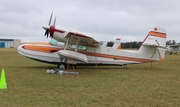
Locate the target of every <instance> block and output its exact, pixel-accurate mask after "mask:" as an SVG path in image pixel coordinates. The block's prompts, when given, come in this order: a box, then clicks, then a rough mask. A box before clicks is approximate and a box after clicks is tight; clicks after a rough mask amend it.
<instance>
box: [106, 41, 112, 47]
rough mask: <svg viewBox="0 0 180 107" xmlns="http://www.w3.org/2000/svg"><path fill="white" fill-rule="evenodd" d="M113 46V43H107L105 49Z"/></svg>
mask: <svg viewBox="0 0 180 107" xmlns="http://www.w3.org/2000/svg"><path fill="white" fill-rule="evenodd" d="M113 45H114V42H112V41H111V42H108V43H107V45H106V47H113Z"/></svg>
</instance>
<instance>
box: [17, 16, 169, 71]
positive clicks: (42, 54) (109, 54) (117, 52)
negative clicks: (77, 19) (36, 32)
mask: <svg viewBox="0 0 180 107" xmlns="http://www.w3.org/2000/svg"><path fill="white" fill-rule="evenodd" d="M51 20H52V14H51V16H50V20H49V23H48V25H46V26H43V29H44V30H45V34H44V36H47V38H48V37H49V36H50V38H52V41H50V42H49V43H39V42H31V43H22V44H21V45H20V46H19V47H18V48H17V50H18V52H19V53H20V54H21V55H24V56H26V57H28V58H31V59H34V60H37V61H41V62H45V63H51V64H56V65H57V67H58V69H61V70H66V69H67V68H68V65H69V64H71V65H74V66H78V65H95V66H100V65H118V66H124V68H125V69H126V68H127V65H128V64H140V63H148V62H149V63H152V62H156V61H162V60H164V57H165V51H166V31H165V29H163V28H161V27H155V28H154V29H153V30H151V31H150V32H148V35H147V36H146V37H145V39H144V41H143V42H142V45H141V46H140V47H139V48H138V49H137V50H124V49H121V48H120V47H121V46H120V42H119V40H120V39H117V40H116V41H114V42H98V41H97V40H95V39H94V38H92V37H91V36H89V35H87V34H85V33H82V32H80V31H77V30H73V29H68V28H63V27H58V26H55V23H56V18H55V19H54V23H53V25H51Z"/></svg>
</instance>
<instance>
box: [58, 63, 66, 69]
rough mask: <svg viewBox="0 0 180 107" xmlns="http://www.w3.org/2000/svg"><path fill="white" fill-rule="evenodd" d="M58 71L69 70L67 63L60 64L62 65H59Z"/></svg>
mask: <svg viewBox="0 0 180 107" xmlns="http://www.w3.org/2000/svg"><path fill="white" fill-rule="evenodd" d="M58 69H59V70H66V69H67V64H66V63H60V64H58Z"/></svg>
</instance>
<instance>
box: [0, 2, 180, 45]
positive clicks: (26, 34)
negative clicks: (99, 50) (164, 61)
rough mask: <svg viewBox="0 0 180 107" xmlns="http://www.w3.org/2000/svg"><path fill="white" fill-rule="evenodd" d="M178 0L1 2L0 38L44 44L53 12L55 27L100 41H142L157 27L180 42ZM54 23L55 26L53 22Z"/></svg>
mask: <svg viewBox="0 0 180 107" xmlns="http://www.w3.org/2000/svg"><path fill="white" fill-rule="evenodd" d="M179 4H180V1H179V0H0V39H21V41H22V42H28V41H36V42H37V41H42V42H43V41H44V42H47V41H49V40H50V38H46V37H45V36H44V33H45V30H44V29H43V28H42V26H44V25H48V22H49V18H50V14H51V12H52V11H53V20H54V18H55V17H57V18H56V25H57V26H61V27H67V28H70V29H75V30H78V31H80V32H83V33H85V34H87V35H89V36H91V37H93V38H94V39H95V40H97V41H113V40H115V39H116V38H121V41H122V42H131V41H143V39H144V38H145V37H146V35H147V34H148V32H149V31H151V30H152V29H154V27H162V28H164V29H165V30H166V32H167V40H175V41H176V42H178V43H179V42H180V37H179V36H180V6H179ZM53 20H52V23H53Z"/></svg>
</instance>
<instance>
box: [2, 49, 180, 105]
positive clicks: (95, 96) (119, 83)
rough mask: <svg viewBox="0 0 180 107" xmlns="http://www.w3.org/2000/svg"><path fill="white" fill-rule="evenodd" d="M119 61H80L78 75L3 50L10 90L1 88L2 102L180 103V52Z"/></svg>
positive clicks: (87, 103) (88, 103) (6, 103)
mask: <svg viewBox="0 0 180 107" xmlns="http://www.w3.org/2000/svg"><path fill="white" fill-rule="evenodd" d="M153 66H154V69H153V70H152V69H151V64H150V63H145V64H136V65H128V66H127V67H128V69H123V67H120V66H115V67H114V66H103V67H98V68H95V67H94V66H86V67H85V66H79V67H76V71H78V72H79V73H80V74H79V75H78V76H74V75H69V76H66V75H55V74H46V70H47V69H54V70H55V69H56V66H55V65H50V64H44V63H40V62H36V61H34V60H31V59H28V58H26V57H24V56H21V55H20V54H18V52H17V50H16V49H0V68H1V69H2V68H4V70H5V74H6V81H7V87H8V88H7V89H3V90H0V107H106V106H107V107H108V106H110V107H179V106H180V55H169V54H166V58H165V60H164V61H162V62H161V63H160V62H155V63H153Z"/></svg>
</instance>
